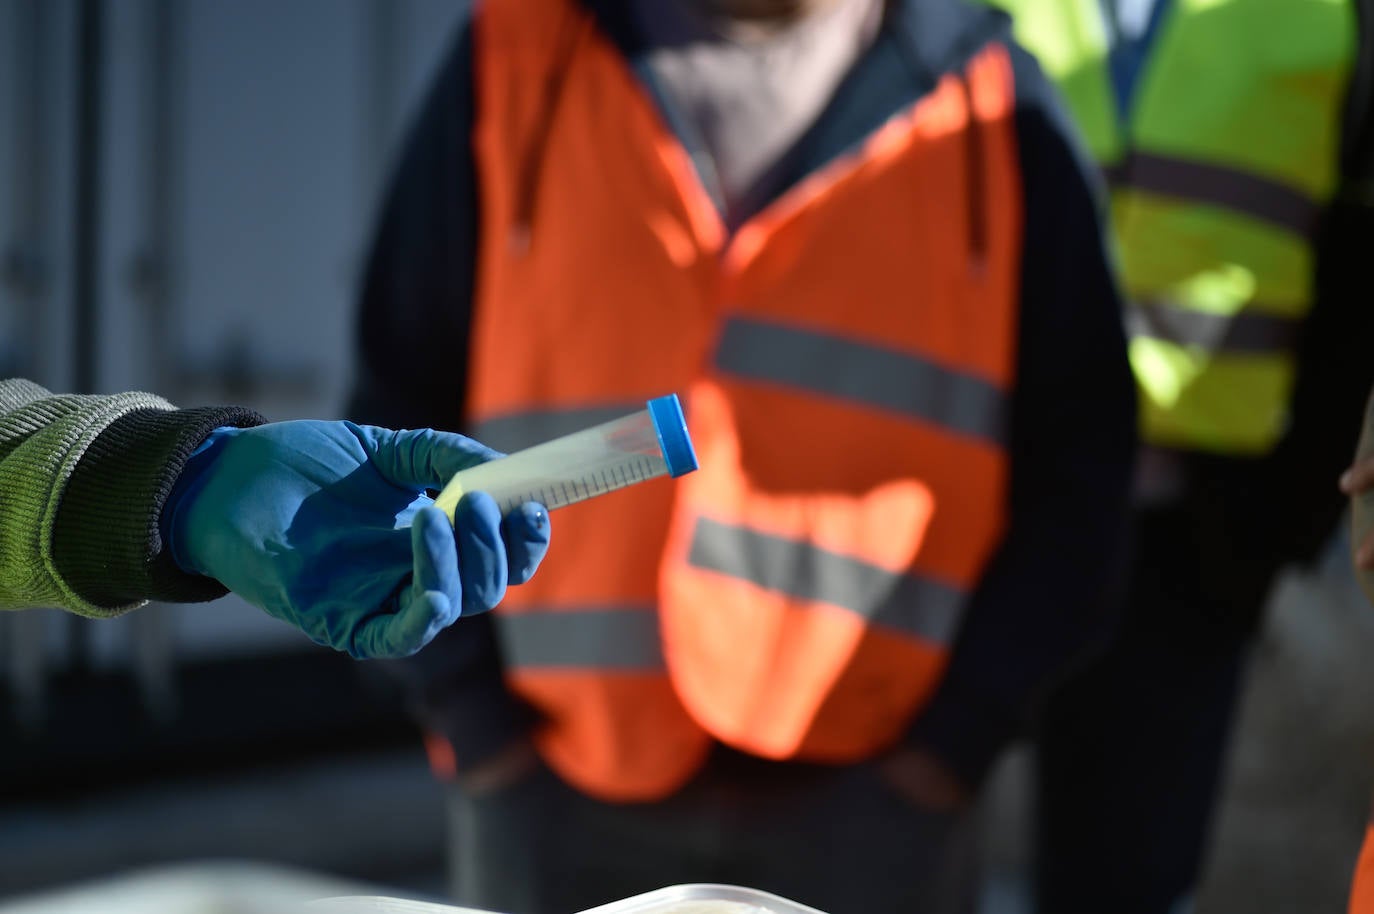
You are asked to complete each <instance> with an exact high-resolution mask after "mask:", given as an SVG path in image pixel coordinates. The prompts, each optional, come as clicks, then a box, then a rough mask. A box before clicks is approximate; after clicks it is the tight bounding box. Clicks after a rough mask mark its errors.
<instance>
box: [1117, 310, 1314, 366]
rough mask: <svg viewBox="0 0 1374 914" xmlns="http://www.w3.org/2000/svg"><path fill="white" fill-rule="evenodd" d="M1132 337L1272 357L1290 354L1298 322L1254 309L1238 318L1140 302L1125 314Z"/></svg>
mask: <svg viewBox="0 0 1374 914" xmlns="http://www.w3.org/2000/svg"><path fill="white" fill-rule="evenodd" d="M1126 324H1127V330H1128V331H1129V332H1130V335H1131V336H1133V337H1137V336H1143V337H1149V338H1151V339H1157V340H1165V341H1166V342H1170V343H1177V344H1178V345H1180V346H1197V347H1199V348H1202V349H1206V350H1209V351H1211V352H1232V353H1252V354H1257V355H1258V354H1274V353H1284V352H1291V351H1292V350H1293V347H1294V346H1295V344H1296V343H1297V337H1298V331H1299V329H1300V328H1301V327H1302V320H1301V318H1296V317H1281V316H1279V315H1276V314H1264V313H1260V312H1257V311H1255V310H1253V309H1250V310H1245V311H1241V312H1240V313H1238V314H1231V315H1227V314H1208V313H1207V312H1205V311H1197V310H1194V309H1192V308H1183V307H1180V306H1178V305H1174V304H1170V303H1168V302H1142V303H1139V304H1135V305H1132V306H1131V307H1130V308H1129V309H1128V310H1127V312H1126Z"/></svg>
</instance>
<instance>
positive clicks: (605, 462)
mask: <svg viewBox="0 0 1374 914" xmlns="http://www.w3.org/2000/svg"><path fill="white" fill-rule="evenodd" d="M696 468H697V455H696V451H695V450H693V448H692V438H691V436H690V435H689V434H688V433H687V422H686V420H685V419H684V418H683V415H682V405H681V404H680V403H678V399H677V394H669V395H668V396H666V397H657V398H655V399H653V400H650V401H649V402H648V403H647V404H646V406H645V408H644V409H642V410H640V411H639V412H637V413H632V414H630V415H628V416H624V417H622V418H620V419H612V420H611V421H610V422H604V423H602V424H601V425H597V426H593V427H592V428H587V429H583V430H582V431H580V432H573V433H572V434H570V435H564V436H563V437H561V438H554V439H553V440H552V441H545V442H544V443H543V444H536V445H534V446H533V447H529V448H525V449H524V450H523V451H516V452H515V453H514V454H508V455H507V456H505V457H499V458H497V459H496V460H491V461H488V462H487V463H481V464H478V465H477V466H474V467H469V468H468V469H466V470H463V471H461V472H459V473H456V474H454V476H453V478H452V479H450V480H449V483H448V485H446V486H444V489H443V491H442V492H440V493H439V497H438V498H437V499H435V504H436V505H438V506H439V507H440V508H441V509H443V511H444V513H445V514H447V515H448V516H449V519H450V520H451V519H452V518H453V512H454V509H455V508H456V507H457V506H458V499H460V498H462V497H463V493H465V492H477V491H481V492H486V493H487V494H489V495H490V496H491V497H492V498H494V499H495V500H496V504H497V506H498V507H499V508H500V509H501V513H502V514H506V513H507V512H509V511H512V510H514V509H515V508H516V507H518V506H520V505H522V504H524V503H525V502H527V501H537V502H539V503H540V504H542V505H543V506H544V507H546V508H548V509H549V510H550V511H552V510H553V509H554V508H561V507H563V506H564V505H571V504H575V503H576V502H579V501H584V500H586V499H588V498H592V497H594V496H597V495H604V494H605V493H607V492H614V491H615V490H616V489H623V488H624V487H625V486H628V485H633V484H634V483H637V482H644V481H645V480H647V479H655V478H657V477H659V476H663V475H665V474H667V475H671V476H681V475H683V474H684V473H690V472H692V471H693V470H695V469H696Z"/></svg>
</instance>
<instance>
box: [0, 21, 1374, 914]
mask: <svg viewBox="0 0 1374 914" xmlns="http://www.w3.org/2000/svg"><path fill="white" fill-rule="evenodd" d="M460 9H461V4H460V3H459V2H457V0H289V2H283V0H233V2H229V0H117V2H116V0H109V2H100V0H0V375H4V376H8V375H23V376H27V377H30V378H32V379H34V380H36V381H38V382H40V383H42V384H44V385H46V386H48V387H49V388H52V389H54V390H62V391H74V390H84V391H95V392H109V391H118V390H125V389H147V390H154V391H157V392H158V393H161V394H163V395H164V396H166V397H168V398H169V399H171V400H172V401H173V402H176V403H178V404H180V405H187V406H189V405H195V404H199V403H241V404H245V405H249V406H252V407H255V408H257V409H259V410H261V411H262V412H264V413H265V414H267V415H268V416H269V417H271V418H274V419H286V418H293V417H302V416H315V417H336V416H338V415H339V414H340V412H341V410H342V407H343V402H344V397H345V391H346V389H347V387H348V384H349V377H350V361H351V349H352V346H351V340H350V334H351V327H352V313H353V300H354V295H355V286H356V281H357V278H358V273H359V269H360V266H361V258H362V255H363V252H364V250H365V248H366V245H367V241H368V237H369V233H370V230H371V224H372V221H373V213H374V209H375V207H376V204H377V201H378V198H379V195H380V191H381V188H382V185H383V183H384V181H385V179H386V175H387V171H388V168H389V163H390V158H391V156H392V154H393V153H394V151H395V150H396V149H397V147H398V143H399V139H400V135H401V132H402V130H403V129H404V126H405V123H406V121H407V117H408V114H409V113H410V112H411V111H412V110H413V108H414V107H415V105H416V104H417V102H418V100H419V97H420V95H421V93H422V91H423V88H424V86H425V84H426V82H427V80H428V78H429V76H430V75H431V71H432V69H433V68H434V67H435V65H436V63H437V61H438V59H439V56H440V54H441V51H442V48H443V45H444V43H445V41H446V39H447V37H448V32H449V27H450V25H451V24H452V23H453V22H454V21H455V20H456V19H457V16H458V13H459V11H460ZM1345 548H1346V547H1345V544H1344V543H1343V542H1342V541H1341V540H1340V539H1339V538H1338V539H1337V541H1336V542H1334V543H1333V544H1332V547H1331V550H1330V551H1329V553H1328V555H1327V557H1326V558H1325V559H1324V561H1323V563H1322V564H1321V565H1320V566H1319V567H1318V568H1316V569H1313V570H1311V571H1309V572H1304V573H1301V574H1294V575H1291V576H1290V577H1289V578H1288V579H1287V580H1286V581H1285V582H1284V584H1283V586H1282V587H1280V588H1279V592H1278V594H1277V597H1276V600H1275V606H1274V607H1273V612H1271V614H1270V624H1269V625H1268V628H1267V629H1266V632H1265V636H1264V640H1263V643H1262V645H1261V648H1260V650H1259V651H1258V653H1257V657H1256V660H1255V662H1254V666H1253V669H1252V680H1251V686H1250V692H1249V699H1248V701H1247V705H1246V710H1245V715H1244V720H1243V724H1242V728H1241V733H1240V735H1239V738H1238V742H1237V749H1236V752H1235V756H1234V758H1233V760H1232V764H1231V778H1230V784H1229V787H1228V791H1227V797H1226V805H1225V808H1224V810H1223V813H1222V820H1221V824H1220V826H1219V832H1218V836H1217V842H1216V847H1215V850H1214V852H1213V866H1212V872H1211V876H1210V878H1209V881H1208V883H1207V885H1206V886H1205V887H1204V890H1203V892H1202V896H1201V900H1200V904H1199V910H1201V911H1204V912H1208V911H1212V912H1225V911H1231V910H1248V911H1254V910H1257V909H1256V908H1255V907H1254V906H1253V905H1252V903H1250V902H1246V903H1245V905H1244V906H1238V902H1237V899H1239V898H1253V897H1254V896H1255V895H1256V894H1259V895H1265V896H1266V897H1268V898H1269V899H1270V901H1271V902H1272V904H1273V907H1272V908H1271V910H1274V911H1290V912H1293V911H1304V912H1306V911H1312V912H1318V911H1325V910H1331V911H1336V910H1341V909H1342V905H1343V899H1344V897H1345V892H1346V886H1347V876H1348V872H1349V867H1350V865H1351V863H1352V862H1353V859H1354V854H1355V849H1356V847H1357V846H1358V841H1359V837H1360V833H1361V830H1362V827H1363V822H1364V818H1365V812H1366V809H1367V797H1368V790H1369V786H1370V780H1371V775H1372V774H1374V663H1370V662H1369V660H1368V658H1369V657H1370V656H1371V655H1372V654H1374V613H1371V612H1369V610H1368V608H1367V607H1366V606H1365V605H1364V604H1363V602H1362V601H1361V599H1360V597H1359V595H1358V592H1357V591H1356V590H1355V589H1354V586H1353V583H1352V582H1351V580H1350V577H1349V574H1348V572H1347V570H1346V568H1347V564H1348V563H1347V561H1346V559H1345V557H1344V552H1343V550H1344V549H1345ZM0 690H3V700H0V907H3V906H4V900H5V899H6V898H13V897H15V896H18V895H23V894H26V893H30V892H33V891H36V890H40V889H50V888H53V887H60V886H68V885H73V884H77V883H80V882H82V881H84V880H89V879H94V878H100V877H105V876H109V875H111V874H116V873H121V872H124V871H126V870H128V869H129V868H131V867H141V866H147V865H154V864H161V863H169V862H176V861H184V860H201V859H206V858H241V859H252V860H261V861H270V862H274V863H279V864H285V865H288V866H292V867H299V868H302V869H304V870H308V871H310V872H315V873H323V874H335V875H339V876H344V877H347V878H350V879H360V880H368V881H371V882H375V883H378V884H381V885H384V886H386V887H388V888H390V889H391V890H393V891H394V892H395V893H397V894H409V895H414V896H422V895H423V896H437V895H438V894H440V893H442V891H443V873H442V860H443V848H442V842H443V840H444V836H443V815H442V808H441V807H442V794H441V791H440V790H439V789H438V788H437V786H435V785H434V784H433V782H432V781H431V780H430V778H429V775H428V772H427V770H426V767H425V763H424V757H423V752H422V750H421V748H420V744H419V741H418V737H417V736H416V734H415V732H414V731H413V730H412V729H411V727H410V726H409V725H408V724H407V723H406V722H405V718H404V713H403V709H402V708H401V707H400V706H399V701H398V698H397V696H396V695H395V694H394V692H392V691H390V690H389V689H388V687H387V685H386V684H385V682H384V681H383V680H382V679H381V677H379V676H378V675H376V673H375V671H373V670H372V669H371V668H369V666H368V665H367V664H355V663H353V662H352V661H349V660H347V659H346V658H343V657H341V656H339V655H336V654H334V653H332V652H329V651H326V650H324V649H322V648H317V647H315V646H314V645H312V644H310V643H308V642H307V641H306V640H305V638H304V636H302V635H300V634H298V633H297V632H295V631H294V630H292V629H288V628H287V627H286V626H285V625H283V624H280V623H278V622H276V621H275V620H273V619H271V618H269V617H267V616H266V615H264V614H263V613H261V612H258V611H256V610H253V609H251V608H250V607H248V606H246V605H244V604H242V603H240V602H239V601H237V600H236V599H235V598H232V597H231V598H226V599H224V600H221V601H218V602H216V603H213V604H208V605H199V606H151V607H148V608H146V609H144V610H142V611H140V612H137V613H134V614H132V615H130V616H127V617H124V618H120V619H117V620H113V621H105V622H97V623H92V622H88V621H86V620H82V619H78V618H75V617H72V616H67V615H63V614H59V613H57V612H24V613H10V614H0ZM1025 764H1026V760H1025V759H1024V758H1022V757H1017V758H1013V759H1010V760H1008V762H1007V763H1006V764H1005V765H1004V766H1003V770H1002V772H1001V773H1000V775H999V779H998V781H997V784H996V786H995V789H994V790H993V791H992V792H991V796H990V798H989V802H988V812H987V820H988V832H989V837H990V839H991V840H990V843H989V865H988V893H987V894H988V901H987V904H986V906H985V908H986V911H987V912H988V914H992V912H996V914H1013V912H1018V911H1021V910H1024V908H1023V907H1022V902H1021V900H1020V898H1021V891H1022V888H1023V886H1022V885H1021V882H1020V873H1021V872H1022V866H1023V863H1024V855H1025V843H1024V840H1023V839H1022V835H1023V832H1024V823H1025V817H1026V815H1027V810H1026V809H1025V808H1024V805H1025V804H1024V802H1023V799H1022V792H1021V790H1020V789H1019V783H1020V780H1021V779H1022V778H1023V777H1024V773H1025ZM1278 876H1282V879H1279V878H1277V877H1278ZM1266 880H1271V881H1272V882H1273V883H1274V884H1275V885H1279V884H1281V885H1283V886H1284V887H1285V888H1284V889H1283V894H1281V895H1280V894H1277V893H1276V891H1266V889H1265V888H1264V887H1265V886H1266Z"/></svg>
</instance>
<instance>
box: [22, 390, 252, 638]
mask: <svg viewBox="0 0 1374 914" xmlns="http://www.w3.org/2000/svg"><path fill="white" fill-rule="evenodd" d="M261 421H263V420H262V419H261V417H259V416H257V415H256V414H254V413H251V412H249V411H247V410H240V409H234V408H225V409H202V410H177V409H176V408H175V407H173V406H172V404H170V403H168V402H167V401H166V400H164V399H162V398H161V397H156V396H153V395H152V394H146V393H122V394H113V395H108V396H79V395H55V394H52V393H50V392H48V391H47V390H44V389H43V388H42V387H39V386H38V385H36V384H33V383H31V382H29V381H25V380H19V379H10V380H0V609H15V608H21V607H29V606H55V607H61V608H64V609H68V610H71V611H72V612H76V613H79V614H81V615H86V616H112V615H117V614H119V613H121V612H125V611H127V610H130V609H133V608H134V607H136V606H138V605H140V604H141V603H142V602H144V601H145V600H147V599H150V598H152V599H209V598H213V597H215V596H219V595H221V594H223V593H224V590H223V588H222V587H220V586H219V584H218V583H217V582H214V581H210V580H209V579H205V578H199V577H198V576H192V575H186V574H184V573H183V572H181V571H180V570H179V569H176V568H175V566H173V565H172V564H171V562H170V560H169V559H168V558H167V557H166V556H165V554H162V553H164V550H162V548H161V547H162V544H161V540H160V535H159V532H158V529H157V527H158V515H159V513H160V511H161V508H162V499H163V498H165V493H166V492H167V491H168V490H169V489H170V486H171V483H172V481H173V480H175V478H176V475H177V474H178V473H179V472H180V469H181V466H182V465H183V464H184V461H185V458H186V455H187V454H189V452H190V450H191V449H192V448H194V447H195V445H196V444H197V443H198V442H199V441H201V440H204V438H205V436H207V435H208V434H209V433H210V431H211V430H212V429H213V428H215V427H217V426H219V425H256V424H259V423H260V422H261Z"/></svg>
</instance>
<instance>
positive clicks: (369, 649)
mask: <svg viewBox="0 0 1374 914" xmlns="http://www.w3.org/2000/svg"><path fill="white" fill-rule="evenodd" d="M498 456H500V454H499V453H498V452H496V451H493V450H491V449H490V448H488V447H486V446H484V445H482V444H479V443H478V442H476V441H473V440H472V439H469V438H464V437H462V436H461V435H455V434H450V433H446V432H437V431H433V430H431V429H423V430H418V431H391V430H389V429H384V428H376V427H373V426H365V425H364V426H360V425H355V424H353V423H352V422H319V421H296V422H278V423H271V424H268V425H262V426H259V427H257V428H220V429H216V430H215V431H214V432H213V433H212V434H211V436H210V438H209V439H208V440H207V441H206V442H205V443H204V444H202V445H201V447H200V448H199V449H197V451H196V453H195V454H194V455H193V456H192V458H191V460H190V461H189V462H188V464H187V467H186V469H185V471H184V472H183V473H182V475H181V477H180V478H179V479H178V481H177V484H176V486H175V488H174V489H173V491H172V494H171V497H170V498H169V499H168V501H167V505H166V507H165V508H164V510H163V515H162V529H163V532H164V535H165V536H166V538H167V539H168V540H169V543H170V549H171V552H172V557H173V558H174V559H175V560H176V563H177V565H179V566H180V567H181V568H182V569H183V570H185V571H188V572H192V573H196V574H203V575H207V576H209V577H212V578H215V579H216V580H218V581H219V582H220V583H221V584H223V585H224V586H225V587H228V588H229V589H230V590H232V591H233V592H235V593H237V594H239V595H240V596H241V597H243V598H244V599H246V600H247V601H248V602H250V603H253V604H254V605H256V606H259V607H261V608H262V609H264V610H266V611H267V612H268V613H270V614H272V615H274V616H277V617H278V618H280V619H284V620H286V621H287V622H290V623H291V624H293V625H295V626H297V627H299V628H300V629H301V630H302V631H303V632H305V633H306V634H307V635H309V636H310V637H311V638H313V639H314V640H315V641H317V642H319V643H320V644H327V645H329V646H330V647H334V648H337V649H338V650H342V651H347V652H348V653H349V654H351V655H352V656H354V657H358V658H364V657H402V656H406V655H408V654H413V653H414V652H416V651H418V650H419V649H420V648H422V647H424V646H425V645H426V644H428V643H429V641H430V640H431V639H432V638H433V637H434V636H435V635H436V634H438V633H439V632H440V631H441V630H442V629H443V628H445V627H446V626H448V625H449V624H451V623H452V622H453V621H454V620H455V619H457V618H458V617H459V615H470V614H473V613H480V612H485V611H487V610H489V609H491V608H492V607H493V606H495V605H496V604H497V603H498V602H500V600H501V598H502V597H503V596H504V595H505V592H506V585H507V583H513V584H521V583H524V582H525V581H527V580H528V579H529V578H530V576H531V575H533V574H534V571H535V568H536V567H538V565H539V562H540V560H541V559H542V558H543V557H544V553H545V552H546V551H547V549H548V545H549V521H548V513H547V512H546V511H545V510H544V508H543V507H542V506H541V505H537V504H526V505H523V506H521V508H520V509H518V510H516V511H514V512H512V513H511V514H510V515H509V516H507V517H506V518H505V519H504V520H503V519H502V518H501V516H500V513H499V511H498V509H497V507H496V502H494V501H493V500H492V499H491V497H490V496H488V495H486V494H485V493H482V492H473V493H469V494H468V495H466V496H464V498H463V500H462V501H460V502H459V503H458V508H457V511H456V512H455V523H454V524H452V525H451V524H450V523H449V520H448V518H447V517H445V516H444V514H443V512H441V511H440V510H439V509H438V508H435V507H434V506H433V500H432V499H431V498H430V497H429V496H428V495H426V494H425V490H426V489H427V488H428V489H437V488H441V487H442V486H443V485H444V484H445V483H446V482H447V481H448V479H449V477H450V476H452V475H453V474H454V473H456V472H458V471H459V470H461V469H464V468H465V467H469V466H472V465H473V464H477V463H482V462H484V461H486V460H490V459H492V458H493V457H498Z"/></svg>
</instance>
